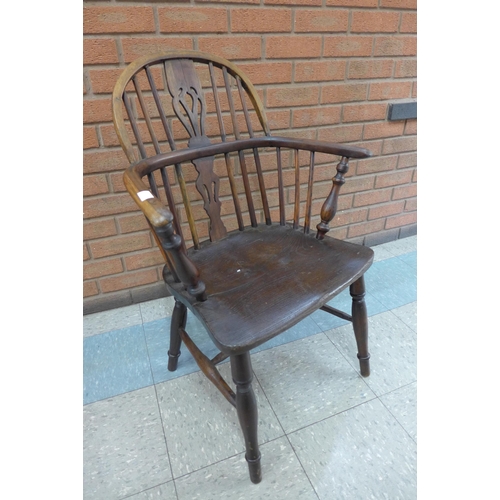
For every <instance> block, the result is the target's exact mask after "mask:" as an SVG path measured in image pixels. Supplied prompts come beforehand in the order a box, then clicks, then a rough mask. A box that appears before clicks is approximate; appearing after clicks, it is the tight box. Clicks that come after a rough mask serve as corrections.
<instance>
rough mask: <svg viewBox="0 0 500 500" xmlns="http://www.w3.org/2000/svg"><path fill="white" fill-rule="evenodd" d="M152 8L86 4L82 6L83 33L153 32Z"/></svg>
mask: <svg viewBox="0 0 500 500" xmlns="http://www.w3.org/2000/svg"><path fill="white" fill-rule="evenodd" d="M154 31H155V23H154V17H153V8H152V7H150V6H148V7H143V6H127V7H125V6H123V5H120V6H113V7H111V6H103V7H101V6H95V5H92V6H86V7H84V8H83V33H84V34H100V33H102V34H109V33H148V32H149V33H153V32H154Z"/></svg>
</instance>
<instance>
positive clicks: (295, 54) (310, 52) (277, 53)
mask: <svg viewBox="0 0 500 500" xmlns="http://www.w3.org/2000/svg"><path fill="white" fill-rule="evenodd" d="M320 55H321V37H320V36H307V35H286V36H268V37H266V57H267V58H269V59H280V58H282V59H284V58H290V59H295V58H300V57H303V58H310V57H319V56H320Z"/></svg>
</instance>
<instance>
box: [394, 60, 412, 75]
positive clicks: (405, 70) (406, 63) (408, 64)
mask: <svg viewBox="0 0 500 500" xmlns="http://www.w3.org/2000/svg"><path fill="white" fill-rule="evenodd" d="M416 76H417V60H416V59H402V60H399V61H396V65H395V69H394V77H395V78H412V77H416Z"/></svg>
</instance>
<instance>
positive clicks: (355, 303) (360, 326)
mask: <svg viewBox="0 0 500 500" xmlns="http://www.w3.org/2000/svg"><path fill="white" fill-rule="evenodd" d="M349 292H350V293H351V297H352V326H353V328H354V335H355V336H356V343H357V345H358V359H359V368H360V371H361V375H363V377H368V375H370V361H369V360H370V353H369V352H368V315H367V313H366V304H365V280H364V277H363V276H361V278H358V280H357V281H355V282H354V283H353V284H352V285H351V286H350V287H349Z"/></svg>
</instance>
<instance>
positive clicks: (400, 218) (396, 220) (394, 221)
mask: <svg viewBox="0 0 500 500" xmlns="http://www.w3.org/2000/svg"><path fill="white" fill-rule="evenodd" d="M415 222H417V213H416V212H411V213H408V214H403V215H396V216H395V217H389V218H388V219H387V220H386V222H385V229H391V228H393V227H401V226H407V225H408V224H413V223H415Z"/></svg>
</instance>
